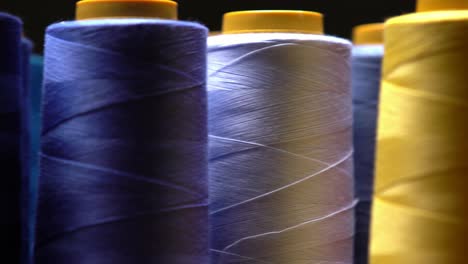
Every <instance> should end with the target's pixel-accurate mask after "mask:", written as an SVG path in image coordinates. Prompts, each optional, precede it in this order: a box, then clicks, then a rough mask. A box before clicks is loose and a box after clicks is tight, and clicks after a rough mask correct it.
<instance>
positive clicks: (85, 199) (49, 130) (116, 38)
mask: <svg viewBox="0 0 468 264" xmlns="http://www.w3.org/2000/svg"><path fill="white" fill-rule="evenodd" d="M89 2H90V1H86V3H89ZM84 3H85V2H81V3H79V4H78V7H80V6H82V5H83V4H84ZM97 3H98V2H96V4H97ZM99 3H100V2H99ZM106 3H107V4H110V5H111V6H112V7H116V8H117V9H118V10H119V12H120V13H118V15H119V17H120V16H121V15H122V13H121V11H122V10H120V9H119V7H121V4H122V2H121V1H112V2H109V1H106ZM127 3H129V4H130V3H132V4H133V3H135V1H127ZM114 4H115V5H114ZM139 4H141V5H145V4H148V5H149V6H151V7H157V6H160V7H161V8H166V7H167V4H168V1H141V2H139ZM175 6H176V5H175V4H174V3H173V2H171V3H169V7H167V8H169V9H173V10H172V12H175ZM156 9H157V8H156ZM79 10H81V9H79ZM81 11H82V10H81ZM127 11H128V13H126V14H125V17H128V18H113V19H109V17H114V16H113V15H111V14H108V13H106V15H105V17H106V18H107V19H101V18H103V17H102V13H100V11H99V9H97V11H96V13H95V14H93V12H91V10H90V9H88V10H87V12H88V13H87V15H88V16H87V18H93V19H87V20H80V21H73V22H62V23H58V24H54V25H52V26H50V27H49V28H48V29H47V33H46V48H45V73H44V93H43V117H42V120H43V122H42V137H41V176H40V193H39V209H38V221H37V233H36V241H37V243H36V245H35V261H36V264H45V263H47V264H54V263H60V264H62V263H71V264H74V263H80V264H82V263H115V264H119V263H122V264H127V263H176V264H177V263H184V264H185V263H193V264H200V263H207V261H208V259H207V258H208V253H209V252H208V230H207V229H208V223H207V222H208V201H207V194H208V190H207V189H208V188H207V168H206V167H207V154H206V152H207V125H206V121H207V120H206V119H207V117H206V90H205V84H206V37H207V34H208V33H207V29H206V28H205V27H203V26H201V25H199V24H195V23H190V22H181V21H172V20H168V19H166V18H171V17H165V16H163V17H160V13H159V12H155V13H154V14H153V18H151V19H149V18H141V17H142V16H141V15H140V13H138V12H136V13H135V12H134V11H135V9H129V10H127ZM79 12H80V11H79ZM79 12H78V13H77V17H80V13H79Z"/></svg>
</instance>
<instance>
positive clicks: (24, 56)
mask: <svg viewBox="0 0 468 264" xmlns="http://www.w3.org/2000/svg"><path fill="white" fill-rule="evenodd" d="M32 48H33V43H32V42H31V41H30V40H29V39H26V38H22V39H21V81H22V86H21V88H20V90H19V105H20V107H21V108H20V109H21V110H20V113H21V140H20V145H21V152H20V156H21V258H22V260H21V263H25V264H28V263H30V258H31V256H30V250H29V247H30V246H29V245H30V243H31V241H32V240H31V239H32V237H31V234H32V231H33V229H32V228H33V227H32V226H31V219H32V217H33V216H32V215H31V209H32V208H31V201H32V197H31V195H30V192H29V191H30V189H31V188H30V185H31V176H32V175H31V165H32V164H31V158H32V152H31V132H32V131H31V126H30V122H31V114H32V109H31V95H30V63H29V60H30V57H31V52H32Z"/></svg>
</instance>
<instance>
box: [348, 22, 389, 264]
mask: <svg viewBox="0 0 468 264" xmlns="http://www.w3.org/2000/svg"><path fill="white" fill-rule="evenodd" d="M353 33H354V34H353V42H354V44H355V46H354V48H353V53H352V59H351V71H352V75H351V76H352V81H351V83H352V91H353V112H354V114H353V115H354V126H353V130H354V133H353V134H354V135H353V138H354V178H355V194H356V197H357V199H359V203H358V205H357V207H356V235H355V242H354V263H355V264H367V263H368V245H369V223H370V209H371V204H372V192H373V182H374V158H375V157H374V153H375V138H376V130H377V116H378V111H377V108H378V104H379V92H380V77H381V75H380V73H381V64H382V57H383V54H384V48H383V24H379V23H377V24H366V25H360V26H358V27H356V28H355V29H354V32H353Z"/></svg>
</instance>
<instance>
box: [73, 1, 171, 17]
mask: <svg viewBox="0 0 468 264" xmlns="http://www.w3.org/2000/svg"><path fill="white" fill-rule="evenodd" d="M132 17H133V18H161V19H173V20H176V19H177V3H176V2H174V1H171V0H81V1H79V2H78V3H77V4H76V19H77V20H84V19H97V18H132Z"/></svg>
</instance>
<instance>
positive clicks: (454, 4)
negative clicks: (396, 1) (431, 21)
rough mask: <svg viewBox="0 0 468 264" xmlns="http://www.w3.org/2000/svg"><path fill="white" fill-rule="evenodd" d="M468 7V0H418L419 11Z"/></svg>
mask: <svg viewBox="0 0 468 264" xmlns="http://www.w3.org/2000/svg"><path fill="white" fill-rule="evenodd" d="M462 9H468V0H418V5H417V8H416V10H417V11H418V12H428V11H439V10H462Z"/></svg>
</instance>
